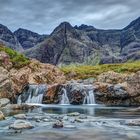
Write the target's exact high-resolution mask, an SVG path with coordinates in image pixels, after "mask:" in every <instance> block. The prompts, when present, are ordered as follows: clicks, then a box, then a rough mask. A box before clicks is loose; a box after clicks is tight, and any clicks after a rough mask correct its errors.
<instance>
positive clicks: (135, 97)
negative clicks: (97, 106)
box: [95, 72, 140, 105]
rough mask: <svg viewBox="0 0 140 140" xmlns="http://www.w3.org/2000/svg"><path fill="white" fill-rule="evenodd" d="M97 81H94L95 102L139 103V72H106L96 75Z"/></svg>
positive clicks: (113, 103)
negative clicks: (127, 73)
mask: <svg viewBox="0 0 140 140" xmlns="http://www.w3.org/2000/svg"><path fill="white" fill-rule="evenodd" d="M98 81H99V82H96V83H95V87H96V94H95V96H96V101H97V103H104V104H108V105H139V104H140V72H137V73H135V74H129V75H126V74H119V73H115V72H106V73H103V74H101V75H99V76H98Z"/></svg>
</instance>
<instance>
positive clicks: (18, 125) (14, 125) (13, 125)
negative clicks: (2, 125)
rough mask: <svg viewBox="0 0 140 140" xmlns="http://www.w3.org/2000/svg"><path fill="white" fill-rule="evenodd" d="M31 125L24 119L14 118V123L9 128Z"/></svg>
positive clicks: (29, 127)
mask: <svg viewBox="0 0 140 140" xmlns="http://www.w3.org/2000/svg"><path fill="white" fill-rule="evenodd" d="M33 127H34V126H33V125H32V124H31V123H30V122H28V121H24V120H16V121H15V122H14V124H12V125H10V126H9V128H10V129H32V128H33Z"/></svg>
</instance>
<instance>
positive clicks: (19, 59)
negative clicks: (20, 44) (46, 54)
mask: <svg viewBox="0 0 140 140" xmlns="http://www.w3.org/2000/svg"><path fill="white" fill-rule="evenodd" d="M1 51H4V52H6V53H7V54H8V55H9V57H10V61H11V62H12V64H13V67H15V68H21V67H24V66H26V65H28V64H29V63H30V60H29V59H28V58H26V57H25V56H24V55H23V54H20V53H18V52H16V51H14V50H12V49H10V48H8V47H5V46H4V45H1V44H0V52H1Z"/></svg>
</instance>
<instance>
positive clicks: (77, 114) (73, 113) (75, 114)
mask: <svg viewBox="0 0 140 140" xmlns="http://www.w3.org/2000/svg"><path fill="white" fill-rule="evenodd" d="M79 115H80V113H79V112H72V113H69V114H67V116H71V117H74V116H79Z"/></svg>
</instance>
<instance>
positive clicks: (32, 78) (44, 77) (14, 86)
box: [0, 57, 65, 100]
mask: <svg viewBox="0 0 140 140" xmlns="http://www.w3.org/2000/svg"><path fill="white" fill-rule="evenodd" d="M6 58H7V59H6V61H5V59H0V60H1V62H2V64H4V63H5V62H6V63H8V64H10V63H11V62H10V60H9V58H8V57H6ZM10 66H11V65H10ZM64 82H65V76H64V74H63V72H61V71H60V70H59V69H58V68H57V67H55V66H53V65H50V64H43V63H40V62H39V61H36V60H31V61H30V64H29V65H27V66H24V67H22V68H20V69H15V68H13V67H5V65H1V66H0V98H9V99H11V100H14V99H15V98H16V95H18V94H19V93H21V92H22V90H23V88H24V87H25V86H26V85H28V84H47V85H48V84H49V85H53V84H56V83H59V84H62V83H64Z"/></svg>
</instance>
